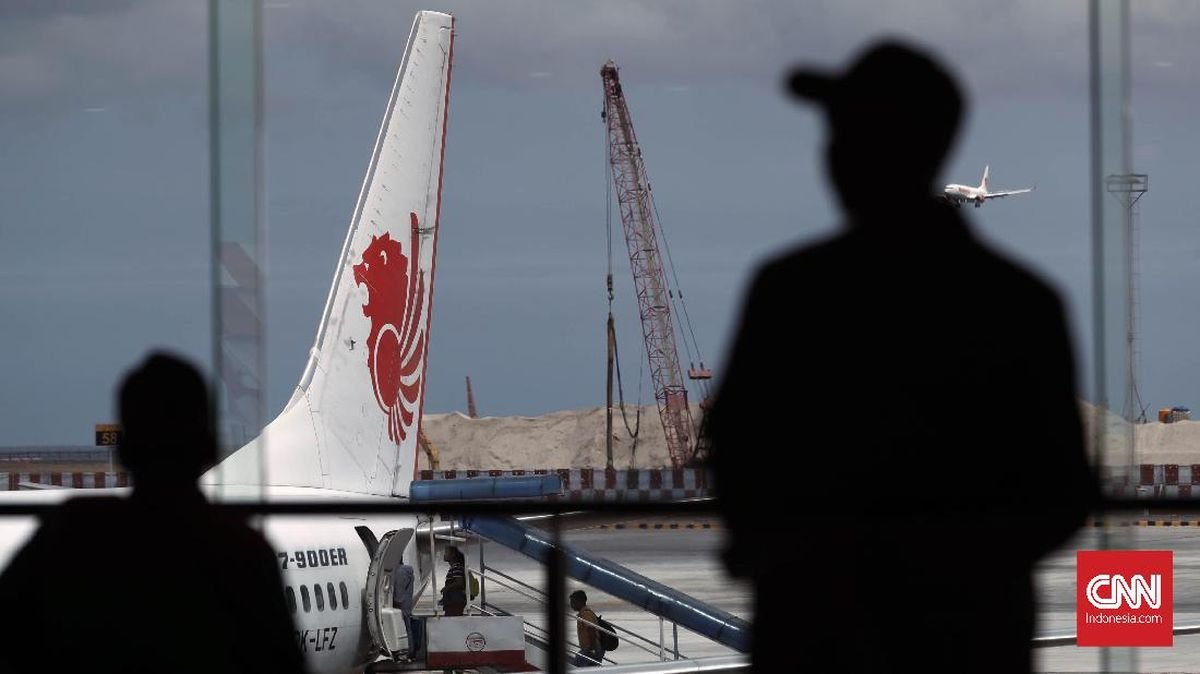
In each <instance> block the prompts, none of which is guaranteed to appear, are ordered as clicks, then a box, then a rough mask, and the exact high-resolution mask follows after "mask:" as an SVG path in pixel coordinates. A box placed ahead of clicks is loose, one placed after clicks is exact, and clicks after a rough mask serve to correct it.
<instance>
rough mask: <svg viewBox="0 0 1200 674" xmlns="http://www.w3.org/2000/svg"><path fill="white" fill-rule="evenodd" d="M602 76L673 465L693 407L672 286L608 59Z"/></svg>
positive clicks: (684, 447) (682, 455)
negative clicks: (681, 357) (673, 313)
mask: <svg viewBox="0 0 1200 674" xmlns="http://www.w3.org/2000/svg"><path fill="white" fill-rule="evenodd" d="M600 77H601V79H603V81H604V113H603V116H604V120H605V124H606V126H607V128H608V163H609V166H610V167H611V170H612V180H613V187H614V191H615V192H616V195H617V204H618V206H619V210H620V212H621V225H622V227H623V228H624V230H625V243H626V246H627V247H628V249H629V266H630V267H631V268H632V270H633V284H634V289H635V291H636V292H637V299H638V310H639V314H640V315H641V319H642V337H643V338H644V340H645V344H646V357H647V359H648V360H649V365H650V376H651V379H652V380H653V382H654V398H655V400H656V401H657V403H658V415H659V418H660V419H662V425H663V431H664V432H665V433H666V436H667V450H668V451H669V452H670V454H671V463H672V464H673V465H674V467H676V468H678V467H680V466H683V465H685V464H687V463H688V462H689V461H690V460H691V459H692V455H693V451H694V448H693V447H692V428H693V426H692V411H691V408H690V407H689V406H688V399H687V397H688V391H687V386H686V385H685V384H684V379H683V373H682V371H681V368H680V367H679V354H678V351H677V349H676V347H675V328H674V324H673V323H672V320H671V294H670V293H671V289H670V287H669V286H668V285H667V276H666V273H665V272H664V269H663V263H662V256H661V255H660V253H659V250H658V238H657V236H656V232H657V231H658V226H657V223H656V222H655V217H654V213H655V211H654V203H653V196H652V195H651V193H650V181H649V180H648V179H647V178H646V166H645V164H644V163H643V162H642V151H641V148H639V147H638V143H637V136H636V134H634V131H633V121H632V120H631V119H630V116H629V106H628V105H626V103H625V95H624V94H623V93H622V91H621V81H620V78H619V77H618V75H617V65H616V64H615V63H613V62H612V61H609V62H607V63H605V64H604V67H603V68H601V69H600Z"/></svg>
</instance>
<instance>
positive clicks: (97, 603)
mask: <svg viewBox="0 0 1200 674" xmlns="http://www.w3.org/2000/svg"><path fill="white" fill-rule="evenodd" d="M119 408H120V420H121V425H122V429H123V433H124V437H123V439H122V442H121V445H120V446H119V448H118V452H119V457H120V459H121V463H122V464H123V465H124V466H125V467H126V468H127V469H128V470H129V471H130V472H131V473H132V474H133V483H134V486H133V490H132V493H131V495H130V496H129V498H116V497H88V496H80V497H76V498H73V499H71V500H69V501H67V502H66V503H64V504H63V505H62V506H61V507H59V508H58V509H57V510H55V511H54V512H52V513H50V514H49V515H47V516H45V517H44V518H43V520H42V523H41V526H40V528H39V529H38V530H37V532H36V533H35V534H34V535H33V537H32V538H31V539H30V540H29V542H28V543H27V544H26V545H25V547H24V548H22V549H21V550H20V552H18V553H17V555H16V557H15V558H14V559H13V561H12V563H11V564H10V565H9V566H8V568H7V569H6V570H5V571H4V574H3V576H0V606H3V611H0V625H2V627H3V629H2V630H0V631H2V633H3V634H4V635H5V644H6V645H5V647H4V648H0V667H2V670H3V671H5V672H35V671H36V672H44V671H47V669H60V668H61V669H84V670H86V671H88V672H92V673H97V672H104V673H107V672H197V673H200V672H203V673H205V674H211V673H212V672H247V673H249V672H254V673H256V674H261V673H262V672H287V673H289V674H290V673H293V672H301V671H303V670H304V662H303V660H302V656H301V654H300V651H299V648H298V645H297V644H298V642H297V640H296V635H295V632H294V629H293V624H292V618H291V615H290V614H289V613H288V608H287V605H286V603H285V601H284V595H283V587H282V584H281V579H280V574H279V569H278V567H277V561H276V558H275V554H274V553H273V552H272V550H271V548H270V547H269V546H268V545H267V543H266V541H265V540H264V539H263V537H262V536H261V535H260V534H259V533H257V532H256V531H254V530H253V529H251V528H250V527H249V526H247V524H246V523H245V522H244V521H242V520H241V519H239V518H236V517H234V516H233V515H231V514H229V513H228V512H227V511H224V510H223V509H221V508H220V507H219V506H215V505H211V504H209V503H208V501H207V500H206V499H205V497H204V495H203V494H202V493H201V492H200V490H199V489H198V488H197V486H196V479H197V477H198V476H199V475H200V473H201V472H203V471H204V470H205V469H206V468H208V467H209V466H211V465H212V464H213V463H214V462H215V461H216V456H217V455H216V442H215V439H214V434H213V430H212V415H211V413H210V402H209V392H208V388H207V386H206V385H205V383H204V380H203V378H202V377H201V375H200V373H199V372H198V371H197V370H196V369H195V368H194V367H192V366H191V365H190V364H188V363H186V362H184V361H181V360H179V359H177V358H175V357H173V356H170V355H165V354H152V355H151V356H150V357H149V358H148V359H147V360H146V361H145V362H144V363H142V364H141V365H140V366H138V367H137V368H136V369H134V370H133V371H131V372H130V373H129V374H128V375H127V376H126V378H125V380H124V382H123V383H122V385H121V389H120V394H119Z"/></svg>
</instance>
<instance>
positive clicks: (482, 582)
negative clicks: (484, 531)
mask: <svg viewBox="0 0 1200 674" xmlns="http://www.w3.org/2000/svg"><path fill="white" fill-rule="evenodd" d="M477 538H478V539H479V605H480V606H481V607H483V606H487V577H486V576H485V575H484V568H485V567H484V565H483V537H482V536H478V537H477ZM468 587H470V585H468Z"/></svg>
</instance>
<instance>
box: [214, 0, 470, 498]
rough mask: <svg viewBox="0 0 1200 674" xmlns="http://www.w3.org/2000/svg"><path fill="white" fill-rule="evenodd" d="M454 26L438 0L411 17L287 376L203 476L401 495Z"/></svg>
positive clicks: (408, 468) (413, 414) (408, 474)
mask: <svg viewBox="0 0 1200 674" xmlns="http://www.w3.org/2000/svg"><path fill="white" fill-rule="evenodd" d="M453 26H454V19H453V17H451V16H450V15H448V14H441V13H438V12H420V13H418V14H417V17H416V19H415V20H414V21H413V26H412V32H411V33H410V35H409V38H408V46H407V48H406V49H405V52H404V57H403V59H402V60H401V62H400V67H399V69H398V71H397V74H396V80H395V83H394V84H393V85H392V93H391V98H390V99H389V101H388V106H387V111H386V112H385V113H384V117H383V124H382V125H381V126H380V129H379V135H378V138H377V139H376V141H375V150H374V153H373V155H372V157H371V163H370V165H369V166H368V168H367V175H366V178H365V179H364V180H363V186H362V191H361V192H360V193H359V197H358V203H357V206H356V207H355V209H354V215H353V217H352V218H351V220H350V230H349V232H348V233H347V235H346V242H345V244H344V245H343V247H342V252H341V255H340V256H339V257H338V263H337V268H336V270H335V272H334V276H333V286H332V288H331V289H330V291H329V297H328V299H327V300H326V304H325V311H324V313H323V314H322V316H321V323H320V326H319V327H318V328H317V338H316V342H315V343H314V344H313V348H312V350H311V351H310V353H309V359H308V364H307V365H306V367H305V368H304V374H303V375H302V377H301V379H300V383H299V385H298V386H297V387H296V390H295V392H294V393H293V394H292V397H291V399H290V400H289V401H288V403H287V405H286V406H285V407H284V409H283V412H281V413H280V414H279V416H278V417H276V418H275V420H274V421H272V422H271V423H270V424H268V426H267V427H266V428H265V429H264V430H263V433H262V434H261V435H260V436H259V437H258V438H256V439H255V440H253V441H252V442H250V443H249V444H248V445H246V446H245V447H243V448H241V449H239V450H237V451H236V452H234V453H233V454H231V455H230V456H229V457H228V458H227V459H225V461H223V462H222V463H221V464H220V465H218V466H216V467H215V468H213V469H212V470H211V471H209V473H208V474H206V475H205V476H204V478H203V480H202V481H203V482H205V483H208V484H221V485H270V486H291V487H316V488H324V489H335V490H340V491H349V492H355V493H361V494H372V495H383V496H387V495H392V496H408V490H409V483H410V482H411V481H412V479H413V477H414V476H415V473H416V460H417V451H418V447H417V434H418V432H419V430H420V424H421V413H422V409H423V406H424V397H425V368H426V354H427V351H428V348H429V322H430V309H431V306H432V302H433V279H434V262H435V259H436V253H437V236H438V227H439V222H438V216H439V213H440V211H441V193H442V160H443V156H444V151H445V147H444V145H445V140H446V113H447V105H448V104H449V100H450V70H451V61H452V55H453ZM260 466H265V474H263V471H262V469H260Z"/></svg>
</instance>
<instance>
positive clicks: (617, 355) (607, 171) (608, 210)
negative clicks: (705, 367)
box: [604, 100, 643, 454]
mask: <svg viewBox="0 0 1200 674" xmlns="http://www.w3.org/2000/svg"><path fill="white" fill-rule="evenodd" d="M604 105H605V108H607V107H608V101H607V100H606V101H605V103H604ZM605 116H607V113H606V115H605ZM606 135H607V134H606ZM612 184H613V180H612V164H611V163H610V162H609V159H608V143H605V147H604V192H605V199H604V229H605V232H606V234H607V239H608V240H607V242H606V243H607V244H608V277H607V279H606V285H607V286H608V316H609V318H610V319H611V318H612V311H613V290H612V288H613V286H612V278H613V235H612V229H613V228H612V202H613V185H612ZM609 325H610V326H613V327H612V330H611V332H610V333H609V335H608V338H609V339H611V340H612V345H613V364H614V365H615V366H616V369H617V400H618V405H619V406H620V408H621V421H622V422H623V423H624V424H625V431H626V432H627V433H629V437H630V438H632V439H633V446H632V448H631V449H630V453H631V454H633V453H635V452H637V443H638V435H639V434H640V433H641V432H642V387H641V386H640V385H639V386H638V404H637V414H636V415H635V416H634V419H635V421H634V427H633V428H630V427H629V416H628V415H627V414H626V413H625V386H624V384H622V382H621V352H620V349H618V348H617V328H616V326H615V324H614V323H613V322H612V321H611V320H610V321H609ZM642 373H643V370H642V369H641V368H638V381H639V382H640V381H641V379H642Z"/></svg>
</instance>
